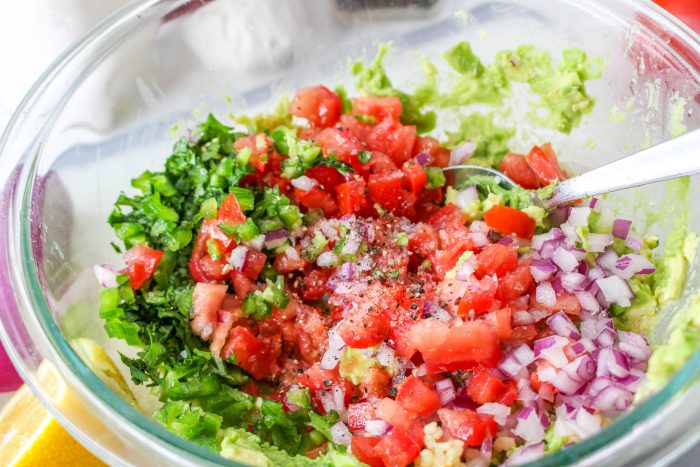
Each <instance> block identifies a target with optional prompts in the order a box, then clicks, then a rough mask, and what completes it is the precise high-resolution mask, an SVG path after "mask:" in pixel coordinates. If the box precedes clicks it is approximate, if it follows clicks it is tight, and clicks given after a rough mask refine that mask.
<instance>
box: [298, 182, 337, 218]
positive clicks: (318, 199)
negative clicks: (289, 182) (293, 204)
mask: <svg viewBox="0 0 700 467" xmlns="http://www.w3.org/2000/svg"><path fill="white" fill-rule="evenodd" d="M294 195H295V196H296V198H297V200H299V204H301V205H302V206H304V207H306V208H309V209H314V208H321V209H323V212H324V214H325V215H326V216H332V215H333V214H334V213H335V212H336V211H337V210H338V205H337V204H336V203H335V201H334V200H333V197H332V196H331V195H329V194H328V193H326V192H325V191H323V190H322V189H321V188H319V187H318V186H315V187H313V188H311V189H310V190H309V191H304V190H300V189H299V188H294Z"/></svg>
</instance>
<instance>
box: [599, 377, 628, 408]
mask: <svg viewBox="0 0 700 467" xmlns="http://www.w3.org/2000/svg"><path fill="white" fill-rule="evenodd" d="M630 405H632V394H631V393H630V392H629V391H627V390H625V389H623V388H621V387H619V386H616V385H612V384H611V385H608V386H607V387H605V388H603V389H601V390H600V392H599V393H598V394H597V395H596V396H595V397H593V399H591V407H593V408H594V409H596V410H600V411H601V412H610V411H620V412H621V411H623V410H626V409H627V408H629V406H630Z"/></svg>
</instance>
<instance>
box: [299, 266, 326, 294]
mask: <svg viewBox="0 0 700 467" xmlns="http://www.w3.org/2000/svg"><path fill="white" fill-rule="evenodd" d="M332 273H333V270H332V269H314V270H312V271H311V272H309V273H308V274H305V275H304V282H303V285H302V291H301V298H303V299H304V300H317V299H319V298H321V297H323V295H324V294H325V293H326V292H327V290H328V287H327V286H326V283H327V282H328V278H329V277H330V276H331V274H332Z"/></svg>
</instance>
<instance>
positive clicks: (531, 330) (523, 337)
mask: <svg viewBox="0 0 700 467" xmlns="http://www.w3.org/2000/svg"><path fill="white" fill-rule="evenodd" d="M536 337H537V327H536V326H535V325H534V324H524V325H522V326H516V327H514V328H513V332H512V333H511V334H510V337H509V338H508V339H507V340H508V343H509V344H511V345H513V346H516V345H519V344H532V343H533V342H534V340H535V338H536Z"/></svg>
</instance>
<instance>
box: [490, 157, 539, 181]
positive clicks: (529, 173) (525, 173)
mask: <svg viewBox="0 0 700 467" xmlns="http://www.w3.org/2000/svg"><path fill="white" fill-rule="evenodd" d="M499 168H500V169H501V172H503V173H504V174H506V176H507V177H510V179H511V180H513V181H514V182H515V183H517V184H518V185H520V186H521V187H523V188H527V189H528V190H536V189H537V188H539V187H540V181H539V180H538V178H537V175H536V174H535V172H533V170H532V169H531V168H530V165H529V164H528V163H527V159H526V158H525V156H523V155H521V154H513V153H508V154H506V155H505V156H504V157H503V160H501V164H500V165H499Z"/></svg>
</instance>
